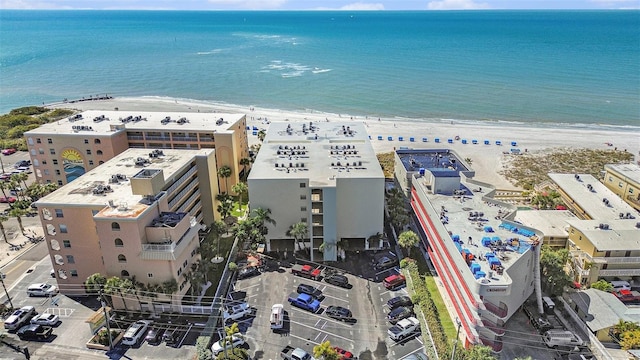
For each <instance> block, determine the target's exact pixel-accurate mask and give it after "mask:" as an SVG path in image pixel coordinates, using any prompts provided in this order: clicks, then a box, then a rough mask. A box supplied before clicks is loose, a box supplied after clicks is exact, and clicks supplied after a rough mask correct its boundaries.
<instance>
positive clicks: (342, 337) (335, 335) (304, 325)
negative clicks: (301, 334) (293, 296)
mask: <svg viewBox="0 0 640 360" xmlns="http://www.w3.org/2000/svg"><path fill="white" fill-rule="evenodd" d="M289 322H290V323H291V324H296V325H300V326H302V327H306V328H309V329H313V330H318V329H317V328H315V327H313V326H309V325H307V324H303V323H299V322H297V321H292V320H289ZM321 332H324V333H327V334H329V335H331V336H333V337H338V338H340V339H343V340H346V341H349V342H353V341H354V340H353V339H349V338H346V337H344V336H340V335H338V334H334V333H332V332H329V331H327V330H322V331H321ZM316 338H317V336H316Z"/></svg>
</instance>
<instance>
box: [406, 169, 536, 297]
mask: <svg viewBox="0 0 640 360" xmlns="http://www.w3.org/2000/svg"><path fill="white" fill-rule="evenodd" d="M412 183H413V185H414V186H423V187H424V186H425V184H424V178H421V177H416V178H414V181H413V182H412ZM460 185H461V188H463V189H465V190H464V195H463V196H459V195H456V196H450V195H440V194H432V193H430V192H428V191H426V193H427V198H428V199H429V201H430V202H431V205H432V206H433V208H434V209H435V210H436V211H441V214H442V215H443V218H441V219H440V221H441V222H442V220H443V219H445V221H444V226H445V228H446V229H447V230H448V231H449V232H450V233H451V237H450V238H448V237H447V235H446V234H440V235H441V236H443V235H444V236H443V241H453V239H454V238H455V237H458V238H459V239H460V242H461V245H460V247H461V249H467V250H468V251H469V252H470V253H472V254H473V255H474V257H475V260H474V263H476V264H479V266H480V270H481V271H483V272H484V273H485V274H487V277H485V278H483V279H484V280H488V281H489V284H493V285H500V284H506V283H507V281H506V279H505V278H504V276H503V275H498V274H497V273H496V272H495V271H492V270H491V268H490V264H489V261H486V260H480V259H484V258H486V255H487V253H491V252H494V253H495V254H496V255H497V257H498V259H499V260H500V263H501V265H502V266H503V267H504V269H505V271H506V270H507V269H508V268H509V267H511V266H512V265H513V264H514V263H515V262H516V261H517V260H518V259H519V258H520V257H521V256H522V254H523V253H525V252H526V251H527V250H529V249H530V248H531V245H530V240H529V238H528V237H526V236H523V235H518V234H516V233H514V232H513V231H512V230H507V229H505V228H502V227H500V225H501V224H502V220H501V218H502V215H504V214H506V213H509V212H511V211H513V210H512V209H509V208H507V207H501V206H496V205H492V204H488V203H486V202H485V201H484V200H483V199H482V198H483V196H486V195H487V194H488V192H490V191H492V190H493V189H492V188H488V187H482V189H481V190H480V191H477V188H478V186H477V185H473V184H471V183H467V182H466V181H464V180H463V181H461V184H460ZM471 189H474V190H471ZM433 220H434V221H437V219H433ZM469 238H471V240H470V239H469ZM483 238H488V239H489V241H490V244H489V246H485V245H483ZM514 239H515V240H517V241H513V240H514ZM499 242H500V243H501V245H500V243H499ZM498 249H500V250H498ZM494 250H495V251H494ZM451 255H452V256H462V255H461V254H451ZM490 273H493V275H492V276H491V277H489V276H488V275H489V274H490ZM478 281H480V279H479V280H478Z"/></svg>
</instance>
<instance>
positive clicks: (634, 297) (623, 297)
mask: <svg viewBox="0 0 640 360" xmlns="http://www.w3.org/2000/svg"><path fill="white" fill-rule="evenodd" d="M615 295H616V297H617V298H618V299H620V301H622V302H623V303H626V304H640V292H638V291H632V290H624V289H623V290H618V291H616V292H615Z"/></svg>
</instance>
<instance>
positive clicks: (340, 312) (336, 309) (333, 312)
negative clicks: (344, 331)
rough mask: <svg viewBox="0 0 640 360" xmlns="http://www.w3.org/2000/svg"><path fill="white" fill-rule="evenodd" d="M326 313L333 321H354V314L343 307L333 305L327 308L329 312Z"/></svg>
mask: <svg viewBox="0 0 640 360" xmlns="http://www.w3.org/2000/svg"><path fill="white" fill-rule="evenodd" d="M324 313H325V314H327V316H328V317H330V318H332V319H336V320H340V321H352V320H353V314H352V313H351V310H349V309H347V308H344V307H342V306H333V305H331V306H329V307H327V310H325V312H324Z"/></svg>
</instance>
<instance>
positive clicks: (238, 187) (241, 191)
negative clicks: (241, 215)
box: [231, 182, 249, 210]
mask: <svg viewBox="0 0 640 360" xmlns="http://www.w3.org/2000/svg"><path fill="white" fill-rule="evenodd" d="M231 191H233V192H234V193H236V194H237V195H238V210H240V209H241V208H242V200H243V199H244V197H245V195H246V193H247V192H248V191H249V187H247V184H246V183H243V182H239V183H237V184H235V185H233V186H232V187H231Z"/></svg>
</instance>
